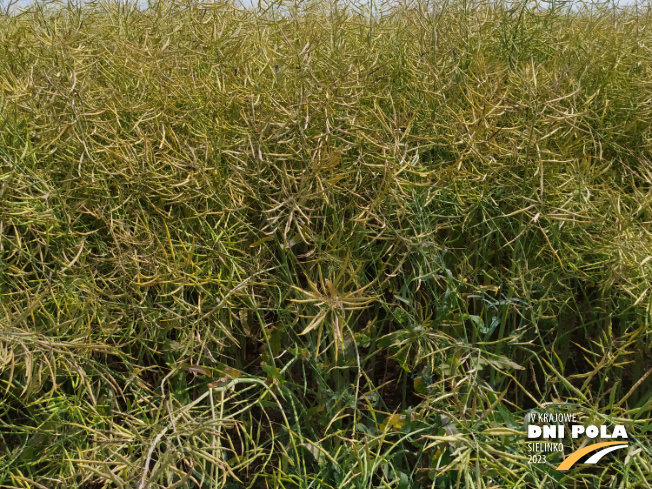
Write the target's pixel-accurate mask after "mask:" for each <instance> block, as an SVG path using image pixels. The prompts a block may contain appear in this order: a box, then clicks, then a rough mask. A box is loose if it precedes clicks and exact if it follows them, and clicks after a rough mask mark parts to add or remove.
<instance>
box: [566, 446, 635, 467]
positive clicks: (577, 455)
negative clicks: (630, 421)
mask: <svg viewBox="0 0 652 489" xmlns="http://www.w3.org/2000/svg"><path fill="white" fill-rule="evenodd" d="M611 445H627V443H623V442H622V441H606V442H604V443H595V444H593V445H589V446H588V447H584V448H580V449H579V450H575V451H574V452H573V453H571V454H570V455H569V456H568V458H566V460H564V461H563V462H562V463H560V464H559V466H558V467H557V470H568V469H570V468H571V467H572V466H573V465H574V464H575V462H577V461H578V460H579V459H581V458H582V457H583V456H584V455H586V454H587V453H591V452H595V451H596V450H599V449H600V448H604V447H609V446H611Z"/></svg>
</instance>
